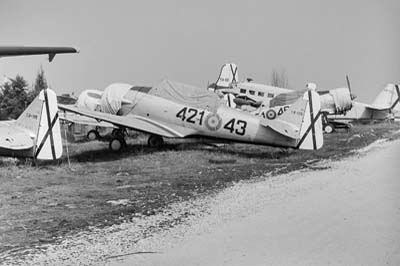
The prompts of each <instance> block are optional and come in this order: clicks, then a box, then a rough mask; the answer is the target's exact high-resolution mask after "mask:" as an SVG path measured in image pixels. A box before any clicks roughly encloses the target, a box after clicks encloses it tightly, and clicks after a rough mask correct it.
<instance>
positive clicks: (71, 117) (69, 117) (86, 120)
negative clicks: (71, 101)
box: [58, 112, 116, 128]
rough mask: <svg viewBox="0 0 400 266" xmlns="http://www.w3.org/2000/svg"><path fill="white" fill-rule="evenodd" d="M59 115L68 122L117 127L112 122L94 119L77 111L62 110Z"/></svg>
mask: <svg viewBox="0 0 400 266" xmlns="http://www.w3.org/2000/svg"><path fill="white" fill-rule="evenodd" d="M58 117H59V118H60V120H62V121H65V122H68V123H75V124H84V125H89V126H95V127H110V128H116V127H115V126H114V125H113V124H111V123H108V122H104V121H101V122H98V121H97V120H96V119H93V118H90V117H87V116H81V115H77V114H75V113H73V114H72V113H69V114H66V113H65V112H60V113H59V115H58Z"/></svg>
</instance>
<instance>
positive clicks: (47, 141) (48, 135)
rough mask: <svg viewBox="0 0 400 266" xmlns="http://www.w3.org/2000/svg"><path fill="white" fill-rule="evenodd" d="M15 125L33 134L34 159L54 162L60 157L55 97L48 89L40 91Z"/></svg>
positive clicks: (59, 137)
mask: <svg viewBox="0 0 400 266" xmlns="http://www.w3.org/2000/svg"><path fill="white" fill-rule="evenodd" d="M16 124H17V125H18V126H20V127H22V128H25V129H27V130H29V131H31V132H33V133H34V134H35V139H36V145H35V154H34V157H35V158H37V159H39V160H55V159H58V158H60V157H61V155H62V139H61V129H60V120H59V118H58V105H57V95H56V93H55V92H54V91H52V90H50V89H44V90H42V91H41V92H40V93H39V95H38V96H37V97H36V98H35V99H34V100H33V102H32V103H31V104H30V105H29V106H28V108H27V109H26V110H25V111H24V112H23V113H22V115H21V116H20V117H18V119H17V121H16Z"/></svg>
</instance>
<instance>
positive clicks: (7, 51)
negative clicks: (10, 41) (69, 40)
mask: <svg viewBox="0 0 400 266" xmlns="http://www.w3.org/2000/svg"><path fill="white" fill-rule="evenodd" d="M78 52H79V51H78V50H77V49H75V48H73V47H60V46H54V47H45V46H0V57H7V56H25V55H41V54H48V55H49V61H50V62H51V61H53V59H54V57H55V56H56V54H68V53H78Z"/></svg>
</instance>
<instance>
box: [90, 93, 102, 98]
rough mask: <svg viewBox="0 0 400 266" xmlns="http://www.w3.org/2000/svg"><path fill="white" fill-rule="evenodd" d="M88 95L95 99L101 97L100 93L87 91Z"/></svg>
mask: <svg viewBox="0 0 400 266" xmlns="http://www.w3.org/2000/svg"><path fill="white" fill-rule="evenodd" d="M87 95H88V96H89V97H92V98H95V99H101V95H98V94H96V93H93V92H88V94H87Z"/></svg>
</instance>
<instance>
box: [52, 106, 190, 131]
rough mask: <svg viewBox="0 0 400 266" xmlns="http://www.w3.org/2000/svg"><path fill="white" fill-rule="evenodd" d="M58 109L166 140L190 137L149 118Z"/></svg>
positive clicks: (66, 108)
mask: <svg viewBox="0 0 400 266" xmlns="http://www.w3.org/2000/svg"><path fill="white" fill-rule="evenodd" d="M58 108H59V109H60V110H63V111H68V112H72V113H76V114H80V115H83V116H87V117H91V118H94V119H96V120H100V121H104V122H108V123H111V124H113V125H115V126H117V127H125V128H129V129H133V130H137V131H142V132H145V133H150V134H155V135H160V136H164V137H168V138H183V137H186V136H188V135H190V133H191V132H184V131H183V130H179V129H178V130H177V129H173V128H172V127H171V126H169V125H167V124H164V123H160V122H158V121H155V120H153V119H150V118H146V117H142V116H137V115H128V116H118V115H113V114H108V113H101V112H95V111H90V110H85V109H81V108H77V107H74V106H68V105H63V104H59V105H58Z"/></svg>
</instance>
